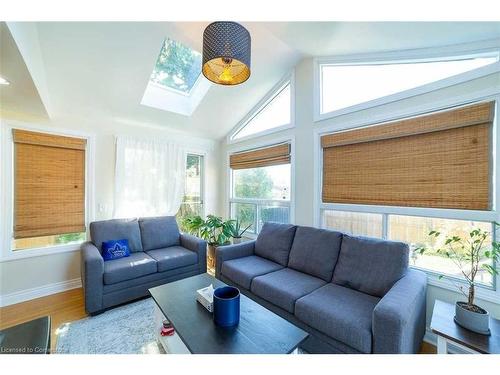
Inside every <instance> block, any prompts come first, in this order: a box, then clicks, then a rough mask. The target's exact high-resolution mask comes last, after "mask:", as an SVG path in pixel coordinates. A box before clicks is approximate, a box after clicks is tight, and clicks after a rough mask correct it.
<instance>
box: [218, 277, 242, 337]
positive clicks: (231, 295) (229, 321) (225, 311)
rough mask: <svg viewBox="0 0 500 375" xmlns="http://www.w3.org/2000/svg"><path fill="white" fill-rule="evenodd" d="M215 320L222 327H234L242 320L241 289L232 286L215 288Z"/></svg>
mask: <svg viewBox="0 0 500 375" xmlns="http://www.w3.org/2000/svg"><path fill="white" fill-rule="evenodd" d="M214 322H215V324H217V325H218V326H221V327H232V326H235V325H237V324H238V323H239V322H240V291H239V290H238V288H235V287H232V286H222V287H219V288H217V289H215V290H214Z"/></svg>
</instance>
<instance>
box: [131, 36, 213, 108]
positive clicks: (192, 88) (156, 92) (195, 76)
mask: <svg viewBox="0 0 500 375" xmlns="http://www.w3.org/2000/svg"><path fill="white" fill-rule="evenodd" d="M210 86H211V83H210V81H209V80H207V79H205V77H203V75H202V74H201V54H200V53H199V52H198V51H194V50H192V49H191V48H189V47H187V46H185V45H184V44H182V43H180V42H177V41H175V40H172V39H170V38H166V39H165V40H164V41H163V42H162V46H161V50H160V55H159V56H158V59H157V60H156V65H155V67H154V70H153V72H152V73H151V76H150V78H149V81H148V85H147V87H146V91H145V92H144V96H143V97H142V100H141V104H142V105H146V106H148V107H152V108H156V109H161V110H163V111H169V112H174V113H178V114H180V115H184V116H191V115H192V114H193V112H194V111H195V110H196V108H197V107H198V105H199V104H200V102H201V101H202V99H203V98H204V97H205V95H206V93H207V92H208V90H209V89H210Z"/></svg>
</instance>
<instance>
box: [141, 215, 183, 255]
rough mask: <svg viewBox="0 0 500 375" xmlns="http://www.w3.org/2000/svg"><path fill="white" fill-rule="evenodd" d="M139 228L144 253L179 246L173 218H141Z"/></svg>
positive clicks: (175, 223) (177, 230) (177, 231)
mask: <svg viewBox="0 0 500 375" xmlns="http://www.w3.org/2000/svg"><path fill="white" fill-rule="evenodd" d="M139 226H140V228H141V237H142V247H143V248H144V251H148V250H154V249H163V248H165V247H169V246H178V245H180V234H179V227H178V226H177V221H176V220H175V216H159V217H141V218H140V219H139Z"/></svg>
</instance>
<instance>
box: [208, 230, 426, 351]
mask: <svg viewBox="0 0 500 375" xmlns="http://www.w3.org/2000/svg"><path fill="white" fill-rule="evenodd" d="M408 259H409V249H408V245H406V244H404V243H401V242H393V241H384V240H378V239H373V238H366V237H353V236H349V235H346V234H342V233H340V232H335V231H330V230H324V229H316V228H310V227H302V226H294V225H283V224H276V223H265V224H264V226H263V228H262V231H261V232H260V234H259V236H258V238H257V240H254V241H249V242H244V243H241V244H237V245H230V246H223V247H219V248H218V249H217V251H216V276H217V278H219V279H220V280H222V281H224V282H225V283H227V284H230V285H234V286H236V287H238V288H239V289H240V290H241V291H242V293H244V294H245V295H247V296H248V297H250V298H252V299H254V300H255V301H257V302H258V303H260V304H262V305H263V306H265V307H267V308H268V309H270V310H272V311H274V312H275V313H277V314H279V315H280V316H282V317H284V318H285V319H287V320H289V321H291V322H292V323H294V324H295V325H297V326H299V327H301V328H302V329H304V330H306V331H307V332H308V333H309V334H310V336H309V338H308V339H307V340H306V341H305V342H304V343H303V344H302V347H303V349H305V350H307V351H309V352H311V353H416V352H418V350H419V347H420V344H421V342H422V339H423V336H424V333H425V304H426V284H427V278H426V275H425V273H423V272H420V271H417V270H414V269H410V268H408Z"/></svg>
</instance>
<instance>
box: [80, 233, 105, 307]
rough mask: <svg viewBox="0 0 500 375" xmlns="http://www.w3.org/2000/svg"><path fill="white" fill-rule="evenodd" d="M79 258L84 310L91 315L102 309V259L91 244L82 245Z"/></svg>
mask: <svg viewBox="0 0 500 375" xmlns="http://www.w3.org/2000/svg"><path fill="white" fill-rule="evenodd" d="M80 257H81V277H82V286H83V290H84V292H85V310H87V312H88V313H90V314H92V313H95V312H97V311H99V310H101V309H102V291H103V275H104V259H103V258H102V256H101V253H100V252H99V250H98V249H97V247H95V246H94V244H93V243H92V242H85V243H83V244H82V246H81V249H80Z"/></svg>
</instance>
